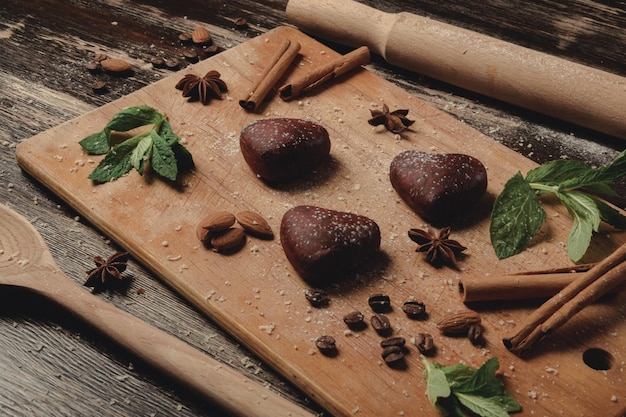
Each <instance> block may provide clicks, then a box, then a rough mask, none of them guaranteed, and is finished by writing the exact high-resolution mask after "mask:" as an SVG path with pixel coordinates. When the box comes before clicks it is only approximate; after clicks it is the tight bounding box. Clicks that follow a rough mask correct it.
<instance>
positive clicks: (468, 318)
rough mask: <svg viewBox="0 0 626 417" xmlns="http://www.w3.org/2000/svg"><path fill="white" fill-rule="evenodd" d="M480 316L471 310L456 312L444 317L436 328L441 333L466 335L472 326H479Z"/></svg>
mask: <svg viewBox="0 0 626 417" xmlns="http://www.w3.org/2000/svg"><path fill="white" fill-rule="evenodd" d="M480 321H481V320H480V316H479V315H478V313H476V312H475V311H472V310H458V311H455V312H453V313H450V314H448V315H447V316H445V317H444V318H443V319H442V320H441V321H440V322H439V323H437V328H438V329H439V330H440V331H441V332H442V333H447V334H460V333H467V331H468V330H469V329H470V327H472V326H473V325H477V324H480Z"/></svg>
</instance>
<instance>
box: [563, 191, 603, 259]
mask: <svg viewBox="0 0 626 417" xmlns="http://www.w3.org/2000/svg"><path fill="white" fill-rule="evenodd" d="M557 197H559V199H560V200H561V201H562V202H563V204H565V206H566V207H567V211H568V212H569V214H570V216H571V217H572V220H573V221H574V223H573V225H572V230H571V231H570V235H569V238H568V239H567V255H568V256H569V257H570V259H571V260H572V261H574V262H577V261H579V260H580V259H581V258H582V257H583V256H584V255H585V252H587V249H588V248H589V244H590V243H591V236H592V234H593V232H597V231H598V228H599V227H600V210H599V209H598V206H597V205H596V200H595V199H594V198H592V197H591V196H589V195H588V194H585V193H583V192H581V191H570V192H567V193H565V192H562V193H557Z"/></svg>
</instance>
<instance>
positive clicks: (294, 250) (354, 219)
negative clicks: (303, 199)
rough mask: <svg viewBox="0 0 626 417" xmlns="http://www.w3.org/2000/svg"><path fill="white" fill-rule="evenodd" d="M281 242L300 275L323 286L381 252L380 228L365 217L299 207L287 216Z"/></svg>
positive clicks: (284, 217)
mask: <svg viewBox="0 0 626 417" xmlns="http://www.w3.org/2000/svg"><path fill="white" fill-rule="evenodd" d="M280 241H281V244H282V246H283V250H284V251H285V255H286V256H287V259H288V260H289V262H290V263H291V265H292V266H293V268H294V269H295V270H296V272H298V274H299V275H300V276H301V277H302V278H303V279H304V280H306V281H307V282H309V283H310V284H313V285H319V284H324V283H327V282H328V281H331V280H334V279H337V278H340V277H339V275H340V274H343V273H346V272H348V271H349V270H351V269H353V268H355V267H356V266H358V265H359V264H361V263H362V262H364V261H365V260H367V259H368V258H370V257H371V256H372V255H374V254H375V253H376V252H378V250H379V247H380V229H379V227H378V225H377V224H376V223H375V222H374V221H373V220H371V219H369V218H368V217H365V216H360V215H357V214H352V213H346V212H341V211H335V210H329V209H325V208H321V207H315V206H298V207H294V208H292V209H290V210H288V211H287V212H286V213H285V214H284V216H283V219H282V222H281V225H280Z"/></svg>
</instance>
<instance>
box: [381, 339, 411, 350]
mask: <svg viewBox="0 0 626 417" xmlns="http://www.w3.org/2000/svg"><path fill="white" fill-rule="evenodd" d="M405 344H406V339H405V338H404V337H402V336H392V337H388V338H386V339H383V340H381V341H380V346H381V347H383V348H386V347H389V346H399V347H402V346H404V345H405Z"/></svg>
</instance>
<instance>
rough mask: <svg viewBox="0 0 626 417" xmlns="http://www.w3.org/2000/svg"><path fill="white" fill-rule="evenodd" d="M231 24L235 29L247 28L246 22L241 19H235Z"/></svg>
mask: <svg viewBox="0 0 626 417" xmlns="http://www.w3.org/2000/svg"><path fill="white" fill-rule="evenodd" d="M233 23H234V24H235V29H245V28H246V27H247V26H248V21H247V20H246V19H245V18H243V17H240V18H238V19H235V21H234V22H233Z"/></svg>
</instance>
